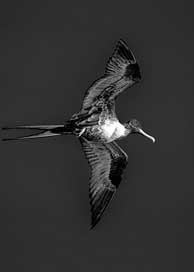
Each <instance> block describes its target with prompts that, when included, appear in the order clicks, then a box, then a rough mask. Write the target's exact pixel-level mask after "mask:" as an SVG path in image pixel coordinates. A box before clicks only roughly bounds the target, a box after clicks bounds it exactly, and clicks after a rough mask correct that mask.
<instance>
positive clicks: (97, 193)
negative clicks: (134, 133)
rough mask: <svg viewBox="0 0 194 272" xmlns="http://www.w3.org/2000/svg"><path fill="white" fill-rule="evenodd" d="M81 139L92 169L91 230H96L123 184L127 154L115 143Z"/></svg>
mask: <svg viewBox="0 0 194 272" xmlns="http://www.w3.org/2000/svg"><path fill="white" fill-rule="evenodd" d="M79 139H80V142H81V145H82V148H83V151H84V154H85V156H86V158H87V160H88V162H89V165H90V168H91V177H90V186H89V197H90V205H91V228H94V226H95V225H96V224H97V223H98V222H99V220H100V219H101V217H102V215H103V213H104V211H105V209H106V208H107V206H108V204H109V203H110V201H111V199H112V197H113V195H114V194H115V192H116V189H117V188H118V186H119V184H120V182H121V178H122V173H123V171H124V169H125V167H126V166H127V154H126V153H125V152H124V151H123V150H122V149H121V148H120V147H119V146H118V145H117V144H116V143H115V142H112V143H109V144H104V143H100V142H94V141H89V140H87V139H86V138H84V137H80V138H79Z"/></svg>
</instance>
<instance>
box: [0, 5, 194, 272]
mask: <svg viewBox="0 0 194 272" xmlns="http://www.w3.org/2000/svg"><path fill="white" fill-rule="evenodd" d="M193 28H194V19H193V1H164V0H158V1H150V0H148V1H122V0H121V1H109V0H108V1H100V0H99V1H95V2H94V1H73V0H72V1H59V0H56V1H6V2H4V3H3V4H2V6H1V10H0V52H1V53H0V60H1V61H0V73H1V80H0V98H1V99H0V126H5V125H6V126H8V125H22V124H32V125H35V124H61V123H63V122H64V120H65V119H68V118H70V117H71V115H72V114H74V113H75V112H78V111H79V110H80V107H81V101H82V98H83V96H84V92H85V91H86V90H87V88H88V87H89V86H90V85H91V84H92V82H93V81H95V80H96V79H97V78H99V77H100V76H101V75H103V73H104V68H105V65H106V61H107V60H108V58H109V56H110V55H111V54H112V52H113V50H114V47H115V44H116V42H117V41H118V40H119V39H120V38H122V39H124V40H125V41H126V43H127V44H128V45H129V47H130V48H131V49H132V51H133V52H134V54H135V56H136V59H137V60H138V62H139V64H140V67H141V72H142V81H141V82H140V83H139V84H137V85H135V86H134V87H132V88H129V89H127V90H126V91H125V92H124V93H123V94H122V95H121V96H119V98H118V99H117V104H116V111H117V115H118V118H119V119H120V121H121V122H125V121H126V120H129V119H131V118H136V119H138V120H139V121H140V122H141V123H142V125H143V129H144V130H145V131H146V132H147V133H149V134H151V135H153V136H154V137H155V138H156V143H155V144H153V143H152V142H151V141H149V140H148V139H146V138H144V137H141V136H140V135H131V136H129V137H128V138H125V139H123V140H122V141H119V145H120V146H121V147H122V148H123V149H124V150H125V152H126V153H127V154H128V156H129V163H128V166H127V168H126V170H125V173H124V176H123V181H122V183H121V185H120V187H119V189H118V192H117V194H116V196H115V197H114V199H113V201H112V202H111V204H110V205H109V207H108V209H107V212H106V213H105V214H104V216H103V218H102V220H101V221H100V223H99V224H98V225H97V226H96V228H94V229H93V230H90V229H89V225H90V207H89V199H88V181H89V166H88V164H87V161H86V159H85V157H84V155H83V152H82V150H81V146H80V143H79V141H78V140H77V139H76V138H74V137H72V136H64V137H58V138H54V137H53V138H48V139H38V140H28V141H27V140H26V141H23V142H19V141H18V142H0V149H1V152H0V162H1V182H0V214H1V225H0V230H1V231H0V241H1V243H0V249H1V257H2V260H1V263H0V270H2V271H4V272H7V271H25V272H34V271H36V272H39V271H40V272H61V271H68V272H73V271H86V272H87V271H92V272H97V271H106V272H109V271H111V272H118V271H130V272H142V271H143V272H152V271H153V272H156V271H157V272H163V271H166V272H175V271H176V272H179V271H180V272H181V271H192V270H193V269H194V265H193V242H194V234H193V229H194V219H193V214H194V173H193V160H194V144H193V139H194V125H193V114H194V109H193V96H194V95H193V86H194V79H193V70H194V62H193V59H194V53H193V48H194V36H193ZM5 135H6V136H7V135H8V134H5V133H3V132H2V131H1V135H0V136H1V137H3V136H5ZM11 135H14V136H15V135H16V134H11ZM11 135H10V134H9V136H11Z"/></svg>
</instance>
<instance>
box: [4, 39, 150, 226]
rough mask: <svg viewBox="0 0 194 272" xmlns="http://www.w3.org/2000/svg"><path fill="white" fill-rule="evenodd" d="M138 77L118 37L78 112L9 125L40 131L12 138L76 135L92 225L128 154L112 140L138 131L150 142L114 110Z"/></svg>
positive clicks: (133, 61)
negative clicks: (54, 121)
mask: <svg viewBox="0 0 194 272" xmlns="http://www.w3.org/2000/svg"><path fill="white" fill-rule="evenodd" d="M140 78H141V74H140V70H139V65H138V63H137V62H136V59H135V57H134V55H133V53H132V52H131V50H130V49H129V48H128V47H127V45H126V44H125V42H124V41H122V40H120V41H119V42H118V44H117V47H116V49H115V51H114V53H113V55H112V56H111V57H110V59H109V61H108V63H107V66H106V70H105V74H104V76H102V77H101V78H100V79H99V80H97V81H95V82H94V83H93V84H92V86H91V87H90V88H89V89H88V90H87V91H86V94H85V97H84V100H83V104H82V108H81V110H80V111H79V112H78V113H76V114H74V115H73V116H72V117H71V118H70V119H69V120H67V121H65V123H64V124H62V125H42V126H41V125H40V126H17V127H11V128H15V129H18V128H19V129H38V130H41V132H39V133H37V134H32V135H29V136H25V137H19V138H14V139H26V138H39V137H49V136H57V135H67V134H71V135H75V136H77V137H78V138H79V140H80V143H81V145H82V148H83V151H84V153H85V155H86V158H87V159H88V162H89V165H90V167H91V178H90V190H89V193H90V204H91V212H92V227H94V226H95V225H96V223H97V222H98V221H99V220H100V218H101V216H102V214H103V212H104V210H105V208H106V207H107V205H108V203H109V202H110V200H111V199H112V197H113V195H114V193H115V192H116V189H117V187H118V185H119V184H120V181H121V178H122V173H123V170H124V169H125V167H126V165H127V161H128V156H127V154H126V153H125V152H124V151H123V150H122V149H121V148H120V147H119V146H118V144H117V143H116V142H115V140H118V139H121V138H123V137H126V136H127V135H128V134H130V133H140V134H143V135H144V136H146V137H148V138H150V139H152V140H153V141H154V138H153V137H151V136H149V135H148V134H146V133H145V132H144V131H143V130H142V128H141V126H140V124H139V122H138V121H137V120H131V121H128V122H126V123H124V124H121V123H120V122H119V120H118V118H117V116H116V113H115V99H116V97H117V96H118V94H120V93H121V92H122V91H123V90H125V89H126V88H127V87H130V86H132V85H134V84H135V83H137V82H139V80H140ZM11 128H10V127H6V128H4V129H11ZM4 140H10V139H4ZM11 140H13V138H12V139H11Z"/></svg>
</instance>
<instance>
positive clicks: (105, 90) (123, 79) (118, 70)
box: [82, 40, 141, 110]
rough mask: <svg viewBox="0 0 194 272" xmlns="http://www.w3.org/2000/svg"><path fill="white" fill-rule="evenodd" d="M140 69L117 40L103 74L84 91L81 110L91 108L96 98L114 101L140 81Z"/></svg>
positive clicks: (131, 55)
mask: <svg viewBox="0 0 194 272" xmlns="http://www.w3.org/2000/svg"><path fill="white" fill-rule="evenodd" d="M140 77H141V75H140V69H139V65H138V64H137V62H136V59H135V57H134V55H133V53H132V51H131V50H130V49H129V48H128V46H127V45H126V43H125V42H124V41H123V40H119V41H118V43H117V45H116V48H115V50H114V52H113V54H112V56H111V57H110V58H109V60H108V62H107V65H106V69H105V74H104V76H103V77H101V78H100V79H99V80H97V81H95V82H94V83H93V84H92V86H91V87H90V88H89V89H88V90H87V91H86V94H85V97H84V101H83V105H82V110H85V109H87V108H89V107H91V106H92V105H93V104H94V103H95V101H96V100H97V99H98V98H103V97H106V99H107V98H108V99H114V98H115V97H116V96H117V95H118V94H119V93H120V92H122V91H123V90H124V89H126V88H127V87H129V86H132V85H133V84H134V83H136V82H137V80H138V81H139V80H140Z"/></svg>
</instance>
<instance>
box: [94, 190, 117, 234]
mask: <svg viewBox="0 0 194 272" xmlns="http://www.w3.org/2000/svg"><path fill="white" fill-rule="evenodd" d="M115 191H116V189H115V190H110V189H107V188H106V189H105V190H104V191H103V192H102V193H101V195H100V197H99V198H98V199H96V201H95V202H94V203H92V202H91V201H90V204H91V214H92V218H91V225H90V229H93V228H94V227H95V226H96V225H97V223H98V222H99V221H100V219H101V217H102V215H103V214H104V211H105V210H106V208H107V206H108V204H109V203H110V201H111V199H112V197H113V195H114V193H115Z"/></svg>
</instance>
